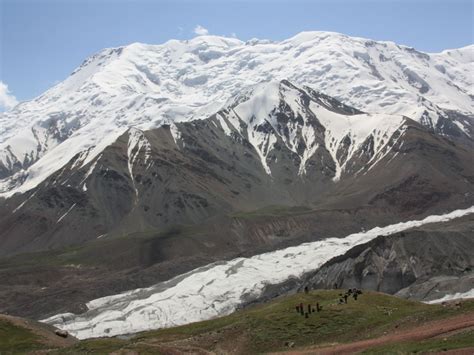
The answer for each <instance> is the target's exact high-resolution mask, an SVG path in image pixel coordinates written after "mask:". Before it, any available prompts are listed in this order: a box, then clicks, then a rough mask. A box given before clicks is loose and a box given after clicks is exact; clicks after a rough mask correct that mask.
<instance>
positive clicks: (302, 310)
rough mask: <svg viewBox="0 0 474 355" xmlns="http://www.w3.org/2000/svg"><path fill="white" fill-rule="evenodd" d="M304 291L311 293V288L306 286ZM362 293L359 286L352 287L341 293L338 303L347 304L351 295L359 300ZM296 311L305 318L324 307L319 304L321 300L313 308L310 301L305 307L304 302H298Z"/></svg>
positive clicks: (355, 299)
mask: <svg viewBox="0 0 474 355" xmlns="http://www.w3.org/2000/svg"><path fill="white" fill-rule="evenodd" d="M304 292H305V293H306V294H307V293H309V288H308V286H306V287H305V288H304ZM361 294H362V290H359V289H358V288H355V287H354V288H350V289H348V290H347V291H346V292H345V293H340V294H339V302H338V304H347V299H348V298H349V297H351V296H352V297H353V298H354V301H357V298H358V297H359V295H361ZM295 309H296V312H297V313H299V314H301V315H302V316H304V317H305V318H309V315H310V314H311V313H315V312H321V311H322V309H323V307H322V306H321V305H320V304H319V302H317V303H316V308H313V307H312V306H311V304H310V303H308V304H307V305H306V307H305V305H304V304H303V303H300V304H297V305H296V306H295Z"/></svg>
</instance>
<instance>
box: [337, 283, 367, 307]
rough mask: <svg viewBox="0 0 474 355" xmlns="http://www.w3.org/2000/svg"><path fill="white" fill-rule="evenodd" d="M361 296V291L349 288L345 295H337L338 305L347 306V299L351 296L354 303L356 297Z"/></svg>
mask: <svg viewBox="0 0 474 355" xmlns="http://www.w3.org/2000/svg"><path fill="white" fill-rule="evenodd" d="M361 294H362V290H359V289H357V288H355V287H354V288H350V289H348V290H347V291H346V293H344V294H342V293H340V294H339V297H340V298H339V304H347V299H348V298H349V297H350V296H352V297H353V298H354V301H357V297H359V295H361Z"/></svg>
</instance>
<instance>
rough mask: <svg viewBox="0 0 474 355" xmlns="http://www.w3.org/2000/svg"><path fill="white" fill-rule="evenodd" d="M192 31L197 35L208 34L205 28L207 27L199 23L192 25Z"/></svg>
mask: <svg viewBox="0 0 474 355" xmlns="http://www.w3.org/2000/svg"><path fill="white" fill-rule="evenodd" d="M194 33H195V34H197V35H198V36H206V35H208V34H209V31H208V30H207V28H205V27H202V26H201V25H197V26H196V27H194Z"/></svg>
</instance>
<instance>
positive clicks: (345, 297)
mask: <svg viewBox="0 0 474 355" xmlns="http://www.w3.org/2000/svg"><path fill="white" fill-rule="evenodd" d="M347 296H348V294H347V293H346V294H345V295H344V303H346V304H347Z"/></svg>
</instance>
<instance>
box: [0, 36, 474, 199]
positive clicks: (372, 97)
mask: <svg viewBox="0 0 474 355" xmlns="http://www.w3.org/2000/svg"><path fill="white" fill-rule="evenodd" d="M473 51H474V47H473V46H468V47H465V48H461V49H456V50H447V51H443V52H441V53H435V54H428V53H422V52H419V51H416V50H415V49H413V48H409V47H406V46H400V45H397V44H395V43H392V42H376V41H372V40H367V39H362V38H354V37H348V36H345V35H341V34H337V33H329V32H304V33H300V34H298V35H296V36H295V37H293V38H290V39H288V40H284V41H281V42H270V41H266V40H250V41H248V42H242V41H240V40H238V39H233V38H224V37H216V36H200V37H196V38H194V39H192V40H189V41H176V40H172V41H169V42H166V43H164V44H162V45H145V44H139V43H135V44H132V45H129V46H125V47H120V48H114V49H106V50H103V51H101V52H99V53H98V54H96V55H94V56H92V57H90V58H88V59H87V60H86V61H85V62H84V63H83V64H82V65H81V66H80V67H79V68H77V69H76V70H75V71H74V72H73V73H72V74H71V76H70V77H68V78H67V79H66V80H65V81H63V82H62V83H59V84H58V85H56V86H55V87H53V88H51V89H50V90H48V91H47V92H45V93H44V94H43V95H41V96H39V97H38V98H36V99H34V100H32V101H29V102H24V103H21V104H19V105H18V106H16V107H15V108H14V109H13V110H11V111H10V112H7V113H3V114H0V179H2V180H1V181H0V193H1V194H2V195H3V196H10V195H11V194H13V193H14V192H24V191H27V190H29V189H31V188H33V187H35V186H37V185H38V184H39V183H40V182H41V181H44V179H45V178H46V177H47V176H49V175H51V174H52V173H53V172H55V171H57V170H58V169H60V168H61V167H62V166H64V165H65V164H66V163H67V162H68V161H70V160H71V159H72V157H74V156H75V155H76V154H77V153H80V152H82V156H83V158H84V159H85V160H84V162H83V164H87V163H88V162H90V161H92V159H94V158H95V157H96V156H97V155H98V154H99V153H100V152H101V151H103V149H104V148H105V147H106V146H108V145H110V144H111V143H113V142H114V141H115V140H116V139H117V138H118V137H119V136H120V135H121V134H123V133H124V132H125V131H126V130H127V129H128V128H130V127H135V128H137V129H140V130H147V129H151V128H156V127H158V126H160V125H162V124H163V123H169V122H180V121H188V120H192V119H199V118H205V117H208V116H210V115H211V114H213V113H215V112H217V111H218V110H219V109H222V108H225V107H226V106H228V104H229V102H232V101H233V100H234V98H235V96H239V95H241V93H242V92H243V91H247V90H252V89H251V88H252V87H253V86H254V85H256V84H259V83H262V82H271V81H277V82H278V81H280V80H283V79H289V80H290V81H291V82H293V83H295V84H296V85H299V86H302V85H306V86H310V87H311V88H313V89H315V90H318V91H321V92H324V93H326V94H328V95H330V96H333V97H335V98H337V99H339V100H341V101H342V102H344V103H346V104H350V105H352V106H354V107H357V108H359V109H361V110H363V111H364V112H369V113H384V114H397V115H404V116H407V117H410V118H412V119H414V120H416V121H418V122H420V123H422V124H423V125H424V126H426V127H429V128H430V129H433V130H434V131H436V132H438V133H442V134H454V135H461V136H462V135H465V136H466V137H469V136H472V120H471V119H470V118H469V116H466V115H472V113H474V100H473V85H472V84H473V83H472V72H473V67H474V60H473ZM372 123H374V122H372ZM367 124H368V125H369V124H370V123H367ZM344 127H345V126H344ZM334 128H335V127H334ZM334 128H333V129H332V131H331V134H333V135H334V139H335V140H337V139H338V138H341V137H342V135H343V132H340V131H336V130H335V129H334ZM308 137H309V136H308ZM342 138H343V137H342ZM256 139H257V138H256ZM269 143H270V142H269ZM287 143H288V144H290V145H291V144H292V143H291V142H289V141H288V142H287ZM293 148H294V149H296V147H295V146H293ZM261 152H262V154H263V151H261ZM333 153H334V152H333ZM303 154H308V152H306V153H303ZM300 169H301V171H302V172H303V171H304V167H300Z"/></svg>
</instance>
